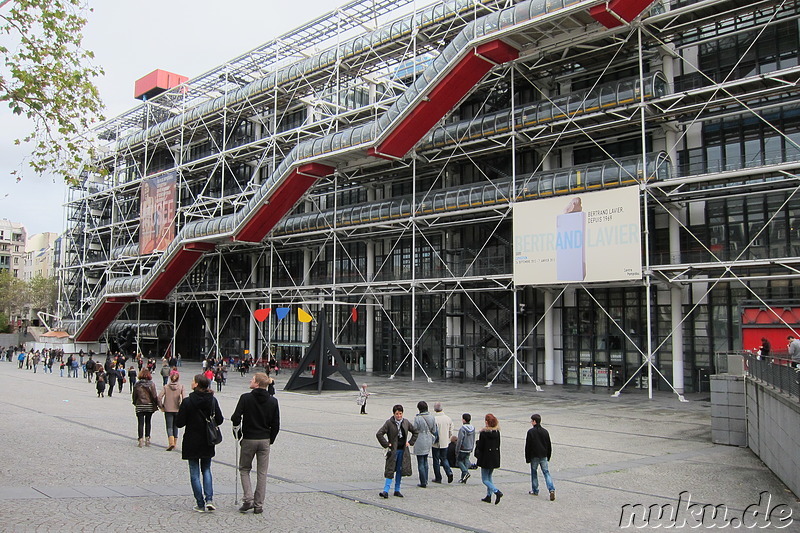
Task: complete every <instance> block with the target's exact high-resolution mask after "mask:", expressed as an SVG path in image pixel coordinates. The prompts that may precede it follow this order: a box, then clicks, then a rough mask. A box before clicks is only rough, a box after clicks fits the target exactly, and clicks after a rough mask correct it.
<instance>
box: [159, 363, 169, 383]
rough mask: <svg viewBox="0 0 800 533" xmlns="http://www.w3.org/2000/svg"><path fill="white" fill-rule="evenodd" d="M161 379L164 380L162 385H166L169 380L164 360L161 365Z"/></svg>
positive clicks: (167, 366) (167, 368)
mask: <svg viewBox="0 0 800 533" xmlns="http://www.w3.org/2000/svg"><path fill="white" fill-rule="evenodd" d="M161 379H162V380H163V381H164V382H163V383H162V385H166V384H167V383H168V382H169V365H168V364H167V362H166V361H164V364H163V365H161Z"/></svg>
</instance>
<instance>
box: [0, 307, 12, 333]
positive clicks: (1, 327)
mask: <svg viewBox="0 0 800 533" xmlns="http://www.w3.org/2000/svg"><path fill="white" fill-rule="evenodd" d="M0 333H11V324H10V323H9V322H8V315H7V314H5V313H3V312H0Z"/></svg>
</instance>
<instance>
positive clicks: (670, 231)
mask: <svg viewBox="0 0 800 533" xmlns="http://www.w3.org/2000/svg"><path fill="white" fill-rule="evenodd" d="M530 3H531V2H519V3H518V2H512V1H502V2H501V1H492V0H484V1H477V0H476V1H474V2H472V1H470V2H467V1H458V2H446V3H442V4H432V5H431V6H425V7H419V6H416V5H414V4H411V3H409V2H401V3H398V2H396V1H394V0H393V1H388V0H386V1H377V2H375V1H373V0H370V1H369V2H367V1H366V0H365V1H361V2H359V1H355V2H351V3H349V4H347V5H345V6H343V7H342V8H340V9H338V10H336V11H334V12H332V13H330V14H328V15H326V16H323V17H320V18H319V19H317V20H315V21H312V22H311V23H309V24H307V25H305V26H303V27H301V28H299V29H297V30H295V31H292V32H288V33H287V34H285V35H283V36H281V37H280V38H278V39H276V40H275V41H273V42H271V43H267V44H266V45H264V46H262V47H259V48H257V49H255V50H253V51H251V52H249V53H247V54H244V55H243V56H240V57H239V58H236V59H234V60H232V61H231V62H229V63H227V64H225V65H222V66H220V67H219V68H217V69H214V70H212V71H210V72H209V73H207V74H205V75H203V76H200V77H198V78H196V79H193V80H190V81H189V82H188V83H187V84H186V85H185V86H181V87H179V88H176V89H174V90H171V91H168V92H167V93H165V94H163V95H161V96H159V97H157V98H155V99H153V100H150V101H148V102H146V103H144V104H142V105H140V106H138V107H137V108H135V109H134V110H132V111H130V112H128V113H126V114H124V115H122V116H120V117H117V118H115V119H112V120H111V121H109V122H107V123H105V124H103V125H102V126H101V127H99V128H98V129H97V131H96V132H95V134H96V136H97V138H98V142H99V143H101V144H103V145H104V150H105V152H104V153H105V154H106V155H105V156H104V158H102V159H101V160H100V161H99V162H94V163H95V167H94V168H97V166H99V167H101V168H106V169H107V170H108V173H107V175H106V174H103V175H101V174H86V175H84V176H83V180H82V182H81V183H82V185H81V186H80V187H76V188H74V189H73V190H72V192H71V195H72V196H71V200H70V202H69V204H68V228H69V229H68V230H67V234H66V237H67V260H66V265H65V267H64V268H62V270H61V280H62V308H61V313H62V316H63V317H64V319H65V320H72V321H74V322H75V323H76V324H80V323H81V321H84V322H85V321H86V320H87V317H91V314H92V312H93V311H92V310H93V306H97V305H98V302H99V301H103V299H104V298H105V299H106V300H109V294H111V295H112V296H114V295H117V296H116V297H117V298H118V299H119V308H120V309H124V310H123V311H122V313H123V314H122V316H121V317H120V318H119V320H125V321H131V320H135V321H141V322H145V321H146V322H153V321H155V320H163V319H167V320H172V322H173V325H174V330H173V338H174V343H175V346H176V349H177V350H178V351H184V352H185V353H188V355H190V356H194V355H197V354H198V353H202V354H207V353H209V352H215V353H216V352H223V353H226V354H229V353H231V352H233V353H241V351H242V350H243V349H249V350H251V352H252V353H256V354H266V353H268V352H271V353H275V349H276V347H279V348H280V349H281V350H282V353H283V355H285V356H286V357H288V356H290V355H294V356H297V355H298V352H297V349H298V348H299V347H302V346H304V345H306V344H307V343H308V341H309V338H310V326H308V325H303V324H300V323H298V322H297V321H293V322H292V321H289V320H286V321H277V320H274V319H272V318H271V319H270V320H269V321H268V322H266V323H265V324H263V325H259V324H257V323H256V322H255V321H254V319H253V318H252V312H253V311H254V310H255V309H256V308H258V307H262V306H269V307H280V306H289V305H294V306H297V305H299V306H302V307H304V308H307V309H308V310H310V311H311V312H312V314H315V313H322V312H325V309H326V308H327V309H328V312H330V313H332V316H333V320H329V324H330V325H331V327H332V329H333V338H334V341H335V342H337V344H339V345H340V346H344V347H348V348H351V350H352V352H353V354H354V360H355V362H356V363H358V358H359V356H361V357H363V358H364V367H365V368H366V369H367V370H377V371H383V372H386V373H387V374H389V375H391V376H392V377H394V376H395V375H396V374H397V373H398V372H402V373H408V374H410V375H411V376H412V379H413V378H415V377H416V372H417V371H420V372H422V373H423V375H424V376H425V377H426V378H428V379H432V378H451V377H452V378H475V379H483V380H485V381H486V382H487V384H488V385H491V384H492V383H493V382H495V381H496V380H498V379H508V380H513V382H514V384H515V385H517V383H518V378H519V375H520V372H521V373H522V376H523V378H524V381H530V382H531V383H533V384H535V385H536V386H537V387H538V384H539V383H542V382H545V383H547V384H550V383H554V382H555V383H562V382H563V383H569V384H576V385H577V384H582V385H594V386H608V387H612V388H613V390H616V391H620V390H622V389H623V388H624V387H626V386H628V385H629V384H633V385H635V386H639V387H647V388H650V390H651V391H652V388H653V386H654V384H657V385H658V386H659V387H665V388H668V389H672V390H674V391H675V392H676V393H678V394H679V395H680V394H682V393H683V392H684V390H698V389H700V388H702V386H703V381H702V380H703V377H702V375H703V374H702V372H703V370H704V369H705V370H706V371H707V369H708V367H710V366H711V367H713V364H714V363H713V354H714V353H715V352H717V351H726V350H731V349H736V348H739V349H740V348H742V346H741V345H740V343H739V341H738V333H737V332H736V327H737V324H738V322H737V321H738V318H737V317H736V314H735V311H734V312H730V311H727V314H726V315H725V316H721V315H720V314H725V313H724V312H723V310H724V309H730V307H731V306H734V307H735V306H736V305H737V304H738V301H739V300H740V299H748V300H755V301H757V302H760V303H761V304H762V305H764V306H768V305H769V304H770V303H771V302H773V301H776V300H779V299H785V298H791V297H794V296H797V294H796V289H795V287H796V282H795V281H794V280H795V279H796V278H797V277H798V263H800V251H799V250H798V249H797V248H796V246H797V245H796V244H795V242H796V239H793V238H792V237H795V235H794V233H793V232H795V231H797V232H800V230H798V229H797V228H798V227H800V226H796V224H800V197H798V194H797V189H798V179H797V175H796V173H797V169H798V167H800V145H799V144H798V142H800V135H799V134H798V133H797V132H798V131H800V115H798V114H797V113H796V112H795V110H796V109H798V105H797V104H798V91H797V81H798V78H799V77H800V76H798V74H800V52H799V50H800V42H798V37H797V35H798V31H797V21H798V9H797V6H796V4H795V3H793V2H780V1H764V2H755V3H754V2H747V3H746V2H742V1H739V0H705V1H698V2H691V1H680V2H673V3H672V4H668V3H663V4H656V5H654V6H651V7H650V9H649V10H648V11H645V12H644V14H643V15H642V16H641V17H639V18H636V19H634V20H633V21H632V22H630V23H625V24H620V25H619V26H616V27H614V28H610V29H609V28H607V27H605V26H603V25H601V24H598V23H597V22H596V21H595V20H593V19H592V17H590V16H588V14H587V12H586V11H585V10H584V11H582V10H577V9H573V10H571V11H570V10H569V7H570V5H572V6H573V7H574V6H575V5H578V6H579V7H581V6H583V4H587V5H589V4H591V2H572V3H571V4H570V3H569V2H567V3H566V4H565V5H564V9H565V12H568V13H567V14H566V15H563V16H558V15H557V14H552V13H551V14H548V15H545V16H544V17H543V18H540V19H535V20H534V21H532V22H531V23H527V24H522V25H520V26H519V27H516V28H514V31H510V30H509V31H508V32H507V33H505V34H503V35H502V39H503V41H504V42H505V43H508V44H510V45H512V46H513V48H514V49H516V50H519V56H518V58H517V59H514V60H512V61H505V62H502V63H504V64H500V65H497V66H496V67H495V68H494V69H492V70H491V71H490V72H489V73H488V74H487V75H486V76H484V77H483V78H482V79H481V81H480V82H479V83H478V84H477V86H476V87H475V88H474V89H473V90H472V91H471V92H470V93H469V94H468V95H466V96H465V97H464V98H462V99H461V100H460V101H459V102H458V104H457V106H456V107H455V109H454V110H453V111H452V112H451V113H449V114H447V115H446V116H445V118H443V119H442V120H440V121H439V122H438V123H437V124H436V125H435V126H434V128H433V129H432V130H431V131H430V132H429V133H428V134H427V135H426V136H425V137H424V138H423V139H421V140H420V141H419V142H418V143H416V145H415V146H414V148H413V149H412V151H411V152H410V153H409V154H408V155H407V156H405V157H390V158H388V159H379V158H375V157H370V156H369V155H367V154H364V155H362V156H359V157H354V156H353V155H352V153H349V155H348V154H345V153H344V152H342V153H339V152H336V153H332V154H324V157H323V158H322V159H321V161H323V162H324V164H325V165H328V166H330V167H331V168H335V172H333V173H332V174H329V175H320V176H315V183H314V185H313V186H312V188H311V189H310V190H309V191H308V192H307V193H306V194H304V195H303V196H302V199H301V200H300V202H299V203H297V204H296V205H294V207H293V208H292V210H291V212H290V213H289V214H288V215H287V216H286V217H284V218H283V219H282V220H281V221H280V222H279V223H278V224H277V225H276V226H275V228H274V230H273V231H272V232H271V233H269V234H268V235H267V237H266V238H265V239H264V240H263V242H261V243H257V244H253V243H242V242H235V241H233V242H232V241H231V240H230V239H228V240H216V241H214V246H212V247H211V248H213V251H212V250H211V249H210V248H209V249H208V250H207V251H206V253H205V254H204V256H203V258H202V259H201V260H200V262H199V264H198V265H197V266H196V267H195V268H194V270H192V271H191V272H190V273H189V274H188V276H187V277H186V278H185V279H184V280H183V281H182V282H181V283H180V285H178V287H177V289H175V290H174V291H172V292H171V294H170V295H169V298H168V304H167V305H165V304H163V303H156V302H153V301H148V300H147V299H146V298H143V299H139V301H138V303H137V304H135V305H128V306H127V308H126V307H125V305H126V304H127V303H128V302H131V301H134V300H136V299H137V298H135V297H132V296H130V295H131V294H133V293H129V292H126V291H117V292H114V291H111V292H108V288H109V287H127V286H128V285H130V284H135V283H138V282H136V281H135V280H136V279H142V278H143V277H144V276H147V275H148V273H150V271H151V270H153V269H158V268H161V267H163V266H165V265H164V264H163V261H162V263H159V262H158V261H159V258H160V255H161V254H159V253H155V254H151V255H148V256H141V255H139V253H138V248H139V235H138V230H139V218H138V217H139V190H140V184H141V180H142V177H143V176H145V177H147V176H150V175H158V174H160V173H163V172H170V171H177V175H178V187H177V189H178V199H177V202H178V209H177V212H176V218H175V224H176V226H177V227H178V228H185V227H187V226H191V225H192V224H197V223H198V222H201V221H204V220H206V221H209V222H210V223H213V222H214V221H217V220H221V219H224V217H227V216H233V214H234V213H236V212H237V211H238V210H240V209H242V208H243V207H244V206H247V205H248V203H249V202H252V200H253V198H254V197H257V195H258V194H259V192H258V191H259V188H260V187H261V185H262V183H264V182H267V181H268V179H270V176H271V175H272V174H273V173H275V172H276V171H277V169H279V167H280V165H281V163H282V162H284V161H285V160H287V158H288V157H290V154H291V153H292V150H293V149H294V148H295V147H296V146H298V144H300V143H303V142H306V141H309V140H314V139H318V140H320V142H322V140H324V139H326V138H329V136H330V135H332V134H334V133H336V132H343V131H348V128H354V127H355V128H358V127H362V126H364V125H366V124H369V123H370V121H373V120H375V119H376V117H380V116H381V115H382V114H383V113H385V112H386V111H387V110H391V109H392V108H393V106H395V107H396V106H397V104H398V102H399V101H402V99H403V96H404V95H406V94H407V93H409V92H410V91H411V89H412V88H413V87H415V86H416V84H418V82H419V79H420V78H422V77H424V76H425V70H426V68H428V67H429V66H431V65H432V64H433V63H435V61H436V58H437V57H440V55H441V54H442V53H443V50H445V47H446V45H447V44H448V43H450V42H451V41H452V40H453V39H455V38H456V36H457V35H459V32H461V31H462V29H463V28H465V27H466V26H467V25H469V24H470V23H471V21H474V20H482V18H481V17H484V16H486V15H490V14H492V13H506V12H509V11H513V10H514V9H516V8H517V7H519V6H522V5H526V6H527V5H529V4H530ZM595 4H596V3H595ZM398 9H399V11H398ZM504 10H505V11H504ZM550 15H552V16H550ZM501 20H502V16H501ZM331 35H333V36H334V37H332V38H328V39H327V41H325V40H323V36H331ZM776 43H779V44H776ZM256 85H257V86H258V87H257V90H256V88H254V86H256ZM754 143H755V144H754ZM756 145H757V146H756ZM737 150H738V152H737ZM311 151H312V152H313V150H311ZM737 154H738V156H737ZM98 163H99V165H98ZM575 169H580V170H581V172H582V173H576V171H575ZM576 175H577V176H581V175H583V176H587V178H584V179H583V180H581V178H580V177H578V178H577V179H576ZM593 180H594V181H593ZM628 184H637V185H638V186H639V187H640V189H641V191H642V193H641V200H642V213H643V215H644V216H643V221H644V222H643V223H644V228H645V232H644V234H643V237H642V245H643V250H644V261H645V269H644V270H645V276H644V278H643V280H642V281H641V282H637V283H617V284H606V285H585V286H584V285H577V286H576V285H566V286H565V285H558V286H550V287H540V288H536V289H533V288H531V287H522V286H517V285H515V284H514V280H513V277H512V258H513V253H512V243H511V229H510V222H511V218H512V212H513V206H514V204H515V203H516V202H520V201H527V200H532V199H536V198H544V197H549V196H553V195H558V194H569V193H575V192H584V191H590V190H593V189H600V188H610V187H618V186H624V185H628ZM795 217H797V218H795ZM795 220H797V222H796V223H795ZM184 242H186V243H190V242H191V240H186V241H184ZM201 252H202V251H201ZM112 280H116V281H114V282H113V283H111V282H112ZM131 280H133V281H131ZM109 284H111V285H109ZM126 290H127V289H126ZM354 308H355V309H356V310H359V309H360V310H361V311H360V316H359V313H358V312H357V311H356V312H354V311H353V309H354ZM117 311H119V310H117ZM361 317H363V318H361ZM687 333H689V334H688V335H687ZM189 339H200V340H199V341H198V340H195V341H193V342H190V341H189ZM245 339H246V340H245ZM745 348H751V347H745ZM558 354H560V355H558ZM643 370H645V371H646V372H642V371H643ZM645 374H646V377H645Z"/></svg>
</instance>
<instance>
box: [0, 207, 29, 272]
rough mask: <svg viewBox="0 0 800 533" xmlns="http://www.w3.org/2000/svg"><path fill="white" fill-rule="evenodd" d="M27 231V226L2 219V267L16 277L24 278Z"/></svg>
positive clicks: (0, 248)
mask: <svg viewBox="0 0 800 533" xmlns="http://www.w3.org/2000/svg"><path fill="white" fill-rule="evenodd" d="M26 243H27V232H26V231H25V226H23V225H22V224H20V223H19V222H11V221H9V220H8V219H5V218H4V219H2V220H0V269H2V270H7V271H8V272H10V273H11V275H12V276H14V277H15V278H23V274H24V272H25V252H26Z"/></svg>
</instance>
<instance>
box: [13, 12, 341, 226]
mask: <svg viewBox="0 0 800 533" xmlns="http://www.w3.org/2000/svg"><path fill="white" fill-rule="evenodd" d="M344 3H345V0H302V1H297V2H275V1H264V2H254V1H253V0H227V1H226V2H210V1H207V0H158V1H156V0H139V1H137V2H108V1H104V2H101V1H99V0H89V4H90V5H91V6H92V7H93V8H94V12H93V13H90V14H89V17H88V18H89V22H88V24H87V26H86V28H85V31H84V45H85V47H86V48H88V49H89V50H92V51H94V53H95V56H96V62H97V64H98V65H100V66H101V67H102V68H103V69H104V70H105V76H104V77H103V78H101V79H99V80H97V81H96V83H97V86H98V87H99V88H100V94H101V96H102V98H103V102H104V103H105V105H106V112H105V115H106V116H107V117H113V116H116V115H118V114H120V113H122V112H124V111H126V110H128V109H130V108H132V107H134V106H135V105H136V103H137V102H138V101H137V100H134V98H133V86H134V82H135V81H136V80H137V79H139V78H141V77H142V76H144V75H146V74H148V73H150V72H152V71H153V70H155V69H157V68H158V69H162V70H167V71H170V72H175V73H177V74H182V75H184V76H188V77H189V78H193V77H195V76H198V75H200V74H202V73H204V72H206V71H208V70H211V69H212V68H214V67H216V66H218V65H220V64H222V63H224V62H225V61H227V60H230V59H233V58H234V57H237V56H239V55H241V54H243V53H245V52H247V51H249V50H251V49H253V48H255V47H257V46H259V45H261V44H263V43H266V42H268V41H270V40H271V39H273V38H274V37H276V36H278V35H280V34H282V33H285V32H287V31H289V30H291V29H293V28H296V27H297V26H299V25H301V24H303V23H305V22H308V21H310V20H312V19H314V18H316V17H318V16H319V15H322V14H324V13H327V12H329V11H332V10H334V9H335V8H336V7H338V6H339V5H342V4H344ZM0 124H2V127H0V180H2V181H0V218H7V219H9V220H11V221H14V222H21V223H22V224H23V225H24V226H25V227H26V229H27V230H28V235H32V234H35V233H41V232H45V231H52V232H55V233H61V232H62V231H63V228H64V210H63V203H64V199H65V192H66V187H65V186H64V184H63V183H61V182H60V180H59V179H57V178H56V179H53V178H47V177H42V178H37V177H35V176H34V175H33V174H32V173H30V172H27V173H26V175H25V178H24V179H23V180H22V181H21V182H19V183H17V182H16V180H15V178H14V177H12V176H11V175H10V172H11V171H12V170H15V169H19V168H23V160H24V158H25V155H26V150H25V148H24V146H23V147H16V146H13V139H15V138H17V137H21V136H23V135H25V134H26V133H27V132H28V131H29V130H30V126H29V125H28V124H27V123H26V122H25V120H24V119H21V118H19V117H13V116H11V114H10V113H9V112H8V111H7V110H6V108H5V107H3V108H2V109H0Z"/></svg>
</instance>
